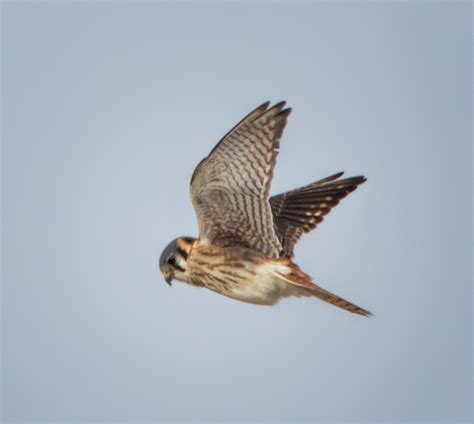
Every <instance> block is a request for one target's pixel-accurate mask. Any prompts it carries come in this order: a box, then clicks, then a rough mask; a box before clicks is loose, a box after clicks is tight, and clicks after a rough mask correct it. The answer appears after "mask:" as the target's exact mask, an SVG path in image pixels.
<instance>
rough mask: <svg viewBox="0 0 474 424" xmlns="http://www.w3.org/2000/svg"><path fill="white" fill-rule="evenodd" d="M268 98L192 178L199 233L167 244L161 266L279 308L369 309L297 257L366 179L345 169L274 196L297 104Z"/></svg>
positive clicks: (168, 275) (170, 274)
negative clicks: (297, 304)
mask: <svg viewBox="0 0 474 424" xmlns="http://www.w3.org/2000/svg"><path fill="white" fill-rule="evenodd" d="M269 106H270V103H269V102H266V103H264V104H262V105H261V106H259V107H257V108H256V109H255V110H254V111H252V112H250V113H249V114H248V115H247V116H246V117H245V118H243V119H242V120H241V121H240V122H239V123H238V124H237V125H236V126H235V127H234V128H232V129H231V130H230V131H229V132H228V133H227V134H226V135H225V136H224V137H223V138H222V140H221V141H219V143H217V145H216V146H215V147H214V148H213V149H212V151H211V153H209V155H208V156H207V157H205V158H204V159H203V160H202V161H201V162H200V163H199V164H198V166H197V167H196V169H195V170H194V173H193V175H192V177H191V187H190V191H191V200H192V203H193V206H194V209H195V212H196V215H197V220H198V226H199V238H197V239H196V238H192V237H179V238H177V239H175V240H173V241H172V242H171V243H169V244H168V246H167V247H166V248H165V249H164V251H163V253H162V254H161V257H160V270H161V272H162V273H163V276H164V277H165V280H166V282H167V283H168V284H169V285H170V286H171V281H172V280H173V279H176V280H178V281H182V282H185V283H188V284H191V285H193V286H196V287H205V288H207V289H210V290H213V291H215V292H217V293H219V294H222V295H224V296H228V297H231V298H233V299H236V300H240V301H243V302H248V303H254V304H258V305H274V304H275V303H277V302H278V301H279V300H280V299H281V298H284V297H288V296H298V297H299V296H315V297H318V298H320V299H322V300H324V301H326V302H328V303H331V304H333V305H335V306H339V307H340V308H342V309H345V310H347V311H350V312H354V313H356V314H359V315H364V316H368V315H371V313H370V312H369V311H366V310H365V309H362V308H361V307H359V306H357V305H354V304H353V303H351V302H348V301H347V300H345V299H343V298H341V297H339V296H337V295H335V294H332V293H330V292H328V291H327V290H325V289H323V288H321V287H319V286H318V285H316V284H315V283H314V282H313V281H312V278H311V277H310V276H309V275H308V274H306V273H304V272H303V271H302V270H301V269H300V268H299V266H298V265H296V264H295V263H293V262H292V258H293V256H294V254H293V250H294V247H295V245H296V243H297V242H298V240H299V238H300V237H301V236H302V234H303V233H307V232H309V231H311V230H313V229H314V228H316V226H317V225H318V224H319V223H320V222H322V220H323V218H324V216H325V215H327V214H328V213H329V211H330V210H331V209H332V208H333V207H334V206H336V205H337V204H338V203H339V201H340V200H341V199H342V198H344V197H346V196H347V195H348V194H349V193H350V192H352V191H354V190H355V189H356V188H357V187H358V185H359V184H362V183H363V182H364V181H366V179H365V177H363V176H357V177H351V178H344V179H339V178H340V177H341V176H342V174H343V173H342V172H339V173H337V174H334V175H331V176H329V177H326V178H323V179H322V180H319V181H316V182H314V183H312V184H308V185H306V186H304V187H301V188H297V189H295V190H292V191H288V192H286V193H282V194H279V195H276V196H272V197H270V198H269V195H268V192H269V189H270V183H271V180H272V176H273V168H274V166H275V162H276V157H277V154H278V149H279V142H280V138H281V135H282V132H283V129H284V128H285V125H286V121H287V118H288V115H289V114H290V112H291V109H290V108H285V102H280V103H277V104H275V105H274V106H272V107H269Z"/></svg>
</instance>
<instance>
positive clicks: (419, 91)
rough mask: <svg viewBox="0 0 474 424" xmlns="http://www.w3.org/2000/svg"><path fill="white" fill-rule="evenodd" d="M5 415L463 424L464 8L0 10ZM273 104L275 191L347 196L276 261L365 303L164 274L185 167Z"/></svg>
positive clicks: (56, 5)
mask: <svg viewBox="0 0 474 424" xmlns="http://www.w3.org/2000/svg"><path fill="white" fill-rule="evenodd" d="M2 9H3V29H2V31H3V44H2V78H3V79H2V84H3V87H2V88H3V94H2V97H3V111H2V117H3V158H2V177H3V182H2V191H3V193H2V194H3V196H2V200H3V211H2V212H3V214H2V218H3V220H2V226H3V240H2V241H3V243H2V247H3V255H2V257H3V274H2V277H3V278H2V283H3V287H2V289H3V290H2V295H3V296H2V301H3V305H2V330H3V331H2V336H3V346H2V350H3V352H2V353H3V355H2V371H3V372H2V400H3V419H4V422H16V421H18V422H19V421H24V422H30V423H34V422H40V421H42V422H49V421H56V422H66V421H67V422H82V423H84V422H99V421H100V422H118V421H127V422H133V423H139V422H160V423H165V422H178V421H181V422H182V421H193V422H203V423H207V422H230V421H233V422H268V423H270V422H292V423H294V422H302V421H305V422H342V421H346V422H347V421H350V422H363V423H366V422H381V421H384V422H401V421H404V422H420V421H428V422H430V421H433V422H434V421H437V422H446V423H453V422H466V421H469V420H470V418H471V413H472V386H471V383H472V382H471V380H472V366H471V354H472V345H471V341H472V315H471V313H472V287H471V281H472V274H471V263H472V222H471V217H472V205H471V196H472V173H471V167H472V152H471V149H472V146H471V138H470V137H471V89H470V87H471V57H470V55H471V44H470V43H471V32H470V25H471V21H470V20H471V17H472V16H471V4H470V3H469V2H464V3H461V2H458V3H456V2H425V1H419V2H334V3H329V2H314V3H311V2H291V3H290V2H244V1H241V2H232V3H220V4H219V3H210V2H201V3H198V4H196V3H171V2H128V3H126V2H92V1H90V2H56V1H49V2H40V1H39V2H3V3H2ZM282 99H285V100H287V101H288V103H289V105H290V106H292V107H293V108H294V110H293V113H292V115H291V117H290V118H289V122H288V126H287V129H286V131H285V133H284V136H283V139H282V142H281V153H280V156H279V161H278V164H277V168H276V171H275V179H274V185H273V192H274V193H277V192H280V191H283V190H287V189H291V188H295V187H297V186H299V185H303V184H306V183H309V182H312V181H314V180H316V179H319V178H322V177H325V176H327V175H330V174H331V173H334V172H337V171H340V170H345V171H346V173H347V175H348V176H351V175H358V174H363V175H366V176H367V177H368V182H367V183H366V184H364V185H363V186H361V187H360V188H359V189H358V190H357V191H356V192H355V193H353V194H351V195H350V196H349V197H348V198H347V199H345V200H344V201H343V202H342V203H341V204H340V205H339V206H337V208H335V209H334V210H333V211H332V212H331V214H330V215H329V216H328V217H327V218H326V220H325V222H324V223H323V224H321V225H320V226H319V228H318V229H317V230H315V231H314V232H313V233H311V234H310V235H307V236H305V237H304V238H303V239H302V241H301V242H300V244H299V245H298V248H297V250H296V262H297V263H298V264H299V265H300V266H301V267H302V268H303V269H304V270H305V271H306V272H307V273H309V274H311V275H313V276H314V279H315V281H316V282H318V283H319V284H321V285H322V286H323V287H325V288H327V289H329V290H331V291H334V292H335V293H337V294H340V295H342V296H344V297H347V298H348V299H349V300H351V301H353V302H355V303H357V304H359V305H361V306H362V307H364V308H367V309H369V310H371V311H372V312H373V313H374V314H375V317H374V318H371V319H367V318H362V317H360V316H356V315H352V314H349V313H346V312H344V311H342V310H340V309H337V308H334V307H332V306H330V305H327V304H325V303H323V302H321V301H318V300H317V299H288V300H285V301H282V302H281V303H280V304H279V305H277V306H275V307H271V308H269V307H258V306H254V305H248V304H244V303H240V302H236V301H233V300H231V299H228V298H225V297H222V296H219V295H217V294H215V293H212V292H209V291H205V290H199V289H194V288H192V287H189V286H185V285H180V284H175V285H174V286H173V287H172V288H171V289H170V288H169V287H168V285H167V284H165V282H164V280H163V278H162V276H161V274H160V272H159V270H158V266H157V261H158V257H159V255H160V253H161V250H162V248H163V247H164V246H165V245H166V244H167V243H168V242H169V241H170V240H171V239H173V238H174V237H176V236H179V235H190V236H196V235H197V226H196V221H195V217H194V214H193V210H192V206H191V203H190V200H189V196H188V183H189V179H190V177H191V174H192V171H193V169H194V167H195V165H196V164H197V163H198V162H199V161H200V160H201V159H202V158H203V157H204V156H205V155H206V154H207V153H208V152H209V150H210V149H211V148H212V147H213V145H214V144H215V143H216V142H217V141H218V140H219V138H220V137H221V136H222V135H223V134H224V133H225V132H226V131H227V130H228V129H229V128H230V127H232V126H233V125H234V124H235V123H236V121H238V120H239V119H240V118H241V117H242V116H243V115H245V114H246V113H247V112H248V111H250V110H251V109H252V108H253V107H255V106H257V105H258V104H260V103H262V102H263V101H265V100H272V101H278V100H282Z"/></svg>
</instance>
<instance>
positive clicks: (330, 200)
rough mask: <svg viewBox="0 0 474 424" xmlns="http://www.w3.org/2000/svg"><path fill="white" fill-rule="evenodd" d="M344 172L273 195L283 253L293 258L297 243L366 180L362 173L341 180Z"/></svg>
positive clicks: (275, 220) (275, 218) (276, 225)
mask: <svg viewBox="0 0 474 424" xmlns="http://www.w3.org/2000/svg"><path fill="white" fill-rule="evenodd" d="M342 175H343V173H342V172H339V173H337V174H334V175H331V176H329V177H326V178H323V179H322V180H319V181H316V182H314V183H312V184H309V185H306V186H304V187H300V188H298V189H295V190H292V191H288V192H286V193H282V194H279V195H277V196H273V197H271V198H270V205H271V208H272V213H273V220H274V223H275V228H276V232H277V235H278V238H279V240H280V243H281V246H282V251H281V256H282V257H286V258H292V257H293V254H294V253H293V252H294V248H295V245H296V243H297V242H298V240H299V239H300V237H301V236H302V235H303V233H307V232H309V231H311V230H313V229H314V228H316V226H317V225H318V224H320V223H321V222H322V221H323V219H324V216H325V215H327V214H328V213H329V212H330V211H331V209H332V208H333V207H335V206H336V205H337V204H338V203H339V202H340V201H341V199H343V198H344V197H346V196H347V195H348V194H349V193H351V192H353V191H354V190H355V189H356V188H357V187H358V186H359V185H360V184H362V183H363V182H365V181H366V178H365V177H363V176H357V177H351V178H345V179H342V180H339V179H338V178H339V177H341V176H342Z"/></svg>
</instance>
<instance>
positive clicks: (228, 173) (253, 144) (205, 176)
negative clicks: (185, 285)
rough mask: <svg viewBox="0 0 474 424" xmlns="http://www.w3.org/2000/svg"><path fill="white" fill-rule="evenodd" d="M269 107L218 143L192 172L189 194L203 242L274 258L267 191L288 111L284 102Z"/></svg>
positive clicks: (274, 238) (250, 116)
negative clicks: (251, 250) (238, 247)
mask: <svg viewBox="0 0 474 424" xmlns="http://www.w3.org/2000/svg"><path fill="white" fill-rule="evenodd" d="M269 105H270V104H269V103H268V102H266V103H264V104H262V105H261V106H259V107H258V108H256V109H255V110H253V111H252V112H250V113H249V114H248V115H247V116H246V117H245V118H243V119H242V120H241V121H240V122H239V123H238V124H237V125H236V126H235V127H234V128H232V129H231V130H230V131H229V132H228V133H227V134H226V135H225V136H224V137H223V138H222V139H221V141H219V143H218V144H217V145H216V146H215V147H214V148H213V149H212V151H211V153H210V154H209V155H208V156H207V157H206V158H204V159H203V160H202V161H201V162H200V163H199V165H198V166H197V167H196V169H195V171H194V173H193V176H192V178H191V188H190V191H191V199H192V202H193V206H194V209H195V211H196V215H197V219H198V225H199V233H200V238H201V240H202V241H203V242H205V243H209V244H216V245H221V246H235V245H238V246H245V247H248V248H252V249H255V250H257V251H259V252H261V253H263V254H265V255H268V256H270V257H278V256H279V253H280V251H281V244H280V240H279V238H278V236H277V234H276V232H275V226H274V223H273V215H272V210H271V207H270V202H269V199H268V192H269V189H270V184H271V180H272V177H273V169H274V166H275V162H276V157H277V154H278V148H279V141H280V137H281V135H282V133H283V130H284V128H285V125H286V121H287V117H288V115H289V114H290V111H291V109H289V108H286V109H285V108H284V107H285V102H280V103H277V104H275V105H274V106H272V107H269Z"/></svg>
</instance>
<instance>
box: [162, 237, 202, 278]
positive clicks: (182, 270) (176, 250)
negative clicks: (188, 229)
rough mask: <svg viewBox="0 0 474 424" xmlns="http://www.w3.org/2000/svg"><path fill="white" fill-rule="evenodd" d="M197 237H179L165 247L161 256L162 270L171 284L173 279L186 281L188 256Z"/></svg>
mask: <svg viewBox="0 0 474 424" xmlns="http://www.w3.org/2000/svg"><path fill="white" fill-rule="evenodd" d="M195 242H196V239H194V238H191V237H178V238H177V239H174V240H173V241H172V242H171V243H169V244H168V246H166V247H165V249H164V250H163V252H162V253H161V256H160V271H161V273H162V274H163V277H165V280H166V282H167V283H168V284H169V285H170V286H171V281H172V280H173V279H175V280H180V281H186V270H187V265H188V256H189V254H190V252H191V249H192V247H193V244H194V243H195Z"/></svg>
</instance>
